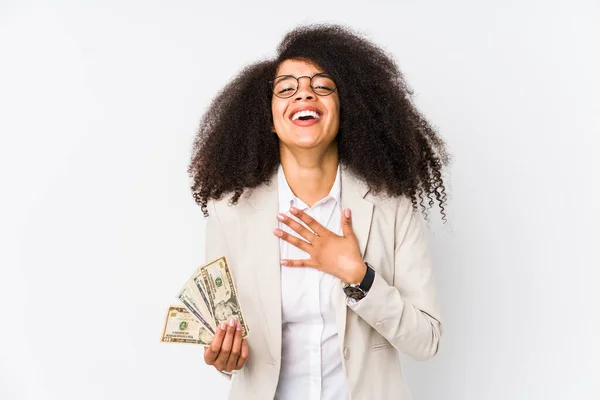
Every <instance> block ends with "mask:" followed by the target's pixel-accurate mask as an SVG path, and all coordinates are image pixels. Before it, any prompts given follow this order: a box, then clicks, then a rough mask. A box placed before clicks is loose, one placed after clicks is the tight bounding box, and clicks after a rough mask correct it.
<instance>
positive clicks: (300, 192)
mask: <svg viewBox="0 0 600 400" xmlns="http://www.w3.org/2000/svg"><path fill="white" fill-rule="evenodd" d="M280 155H281V166H282V167H283V172H284V173H285V178H286V180H287V182H288V185H290V189H292V192H293V193H294V195H296V196H297V197H298V198H300V199H301V200H302V201H303V202H305V203H306V204H307V205H308V206H309V207H312V206H313V204H315V203H316V202H317V201H319V200H321V199H322V198H324V197H326V196H327V195H328V194H329V192H330V191H331V187H332V186H333V183H334V182H335V177H336V174H337V168H338V152H337V143H336V142H335V141H334V142H333V143H331V145H330V146H329V147H328V148H327V149H326V150H325V151H322V152H315V151H314V150H304V149H301V150H294V151H292V150H290V149H288V148H287V147H285V146H281V147H280Z"/></svg>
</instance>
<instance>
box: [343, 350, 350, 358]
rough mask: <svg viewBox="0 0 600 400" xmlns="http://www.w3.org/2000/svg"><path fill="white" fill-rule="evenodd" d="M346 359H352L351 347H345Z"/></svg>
mask: <svg viewBox="0 0 600 400" xmlns="http://www.w3.org/2000/svg"><path fill="white" fill-rule="evenodd" d="M344 358H345V359H346V360H349V359H350V348H349V347H345V348H344Z"/></svg>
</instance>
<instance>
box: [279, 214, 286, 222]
mask: <svg viewBox="0 0 600 400" xmlns="http://www.w3.org/2000/svg"><path fill="white" fill-rule="evenodd" d="M277 219H278V220H280V221H285V215H283V214H282V213H279V214H277Z"/></svg>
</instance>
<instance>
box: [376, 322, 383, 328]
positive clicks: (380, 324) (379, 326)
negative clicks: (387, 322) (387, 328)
mask: <svg viewBox="0 0 600 400" xmlns="http://www.w3.org/2000/svg"><path fill="white" fill-rule="evenodd" d="M375 328H377V329H381V328H383V323H381V322H377V323H376V324H375Z"/></svg>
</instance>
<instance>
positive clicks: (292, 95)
mask: <svg viewBox="0 0 600 400" xmlns="http://www.w3.org/2000/svg"><path fill="white" fill-rule="evenodd" d="M315 76H325V77H327V78H329V79H331V81H332V82H333V84H334V88H333V90H332V91H331V93H328V94H319V93H317V92H315V88H314V87H313V85H312V81H313V78H314V77H315ZM288 77H290V78H294V79H296V90H295V91H294V93H292V94H290V95H289V96H286V97H282V96H279V95H278V94H277V93H275V82H278V81H280V80H282V79H285V78H288ZM300 78H308V79H310V83H309V86H310V90H312V92H313V93H314V94H315V95H317V96H320V97H325V96H330V95H332V94H333V93H334V92H335V91H336V90H337V84H336V83H335V81H334V80H333V78H332V77H331V75H329V74H328V73H327V72H319V73H317V74H314V75H313V76H307V75H304V76H299V77H297V78H296V77H295V76H294V75H279V76H276V77H275V79H273V80H272V81H269V85H270V86H271V92H273V94H274V95H275V96H277V97H279V98H280V99H289V98H290V97H294V95H295V94H296V93H298V89H300Z"/></svg>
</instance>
